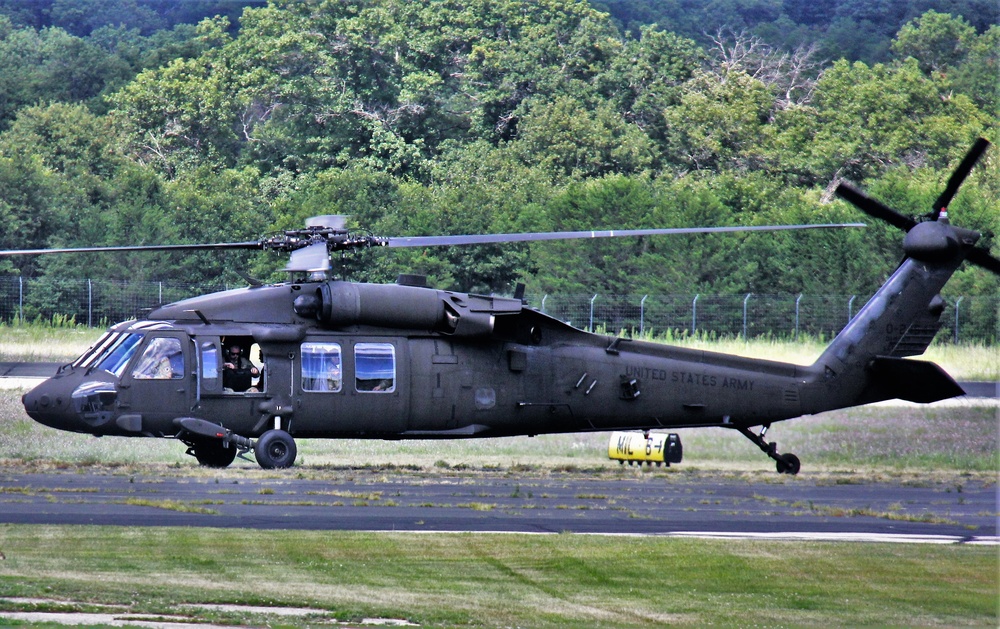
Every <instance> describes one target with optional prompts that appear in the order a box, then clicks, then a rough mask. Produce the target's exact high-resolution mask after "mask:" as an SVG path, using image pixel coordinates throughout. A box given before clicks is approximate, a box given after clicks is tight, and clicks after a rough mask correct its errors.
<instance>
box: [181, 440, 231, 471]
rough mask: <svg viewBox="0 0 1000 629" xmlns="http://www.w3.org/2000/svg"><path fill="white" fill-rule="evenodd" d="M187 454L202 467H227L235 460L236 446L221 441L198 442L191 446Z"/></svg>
mask: <svg viewBox="0 0 1000 629" xmlns="http://www.w3.org/2000/svg"><path fill="white" fill-rule="evenodd" d="M188 454H190V455H192V456H194V458H196V459H198V464H199V465H202V466H204V467H229V466H230V464H232V462H233V461H234V460H235V459H236V446H234V445H232V444H226V443H223V441H222V440H221V439H213V440H206V441H199V442H197V443H195V444H194V445H192V446H191V448H190V449H189V450H188Z"/></svg>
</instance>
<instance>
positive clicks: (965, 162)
mask: <svg viewBox="0 0 1000 629" xmlns="http://www.w3.org/2000/svg"><path fill="white" fill-rule="evenodd" d="M989 146H990V142H989V140H987V139H986V138H979V139H977V140H976V142H975V143H974V144H973V145H972V148H970V149H969V152H968V153H966V154H965V157H963V158H962V161H961V163H959V165H958V167H957V168H955V171H954V172H953V173H951V177H949V178H948V185H946V186H945V188H944V192H942V193H941V196H939V197H938V198H937V201H935V202H934V208H933V211H932V212H931V218H932V219H933V220H935V221H936V220H937V218H938V216H940V214H941V210H943V209H945V208H947V207H948V204H949V203H951V199H952V197H954V196H955V193H956V192H958V188H959V186H961V185H962V182H963V181H965V178H966V177H968V176H969V173H970V172H972V169H973V168H974V167H975V166H976V162H978V161H979V158H980V157H982V156H983V153H985V152H986V149H987V148H989Z"/></svg>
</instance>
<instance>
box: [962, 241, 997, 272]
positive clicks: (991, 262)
mask: <svg viewBox="0 0 1000 629" xmlns="http://www.w3.org/2000/svg"><path fill="white" fill-rule="evenodd" d="M965 259H966V260H967V261H968V262H971V263H973V264H975V265H976V266H979V267H982V268H984V269H986V270H987V271H991V272H993V273H996V274H997V275H1000V260H998V259H997V258H995V257H993V256H992V255H990V253H989V252H988V251H986V250H985V249H980V248H979V247H977V248H975V249H972V250H971V251H969V255H968V256H966V258H965Z"/></svg>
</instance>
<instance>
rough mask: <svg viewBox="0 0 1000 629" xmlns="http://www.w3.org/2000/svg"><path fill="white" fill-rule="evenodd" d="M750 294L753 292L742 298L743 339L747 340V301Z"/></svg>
mask: <svg viewBox="0 0 1000 629" xmlns="http://www.w3.org/2000/svg"><path fill="white" fill-rule="evenodd" d="M750 295H753V293H747V296H746V297H744V298H743V340H744V341H745V340H747V338H748V337H747V302H748V301H750Z"/></svg>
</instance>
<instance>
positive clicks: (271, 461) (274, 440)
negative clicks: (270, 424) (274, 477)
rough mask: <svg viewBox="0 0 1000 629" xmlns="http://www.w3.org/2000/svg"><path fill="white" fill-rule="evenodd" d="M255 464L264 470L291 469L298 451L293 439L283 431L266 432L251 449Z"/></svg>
mask: <svg viewBox="0 0 1000 629" xmlns="http://www.w3.org/2000/svg"><path fill="white" fill-rule="evenodd" d="M253 454H254V457H255V458H256V459H257V463H258V464H259V465H260V466H261V467H262V468H264V469H266V470H271V469H275V468H285V467H291V466H292V464H293V463H295V455H296V454H298V449H297V448H296V447H295V439H293V438H292V436H291V435H290V434H288V433H287V432H285V431H284V430H268V431H267V432H265V433H264V434H263V435H261V436H260V439H258V440H257V443H256V444H255V445H254V448H253Z"/></svg>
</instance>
